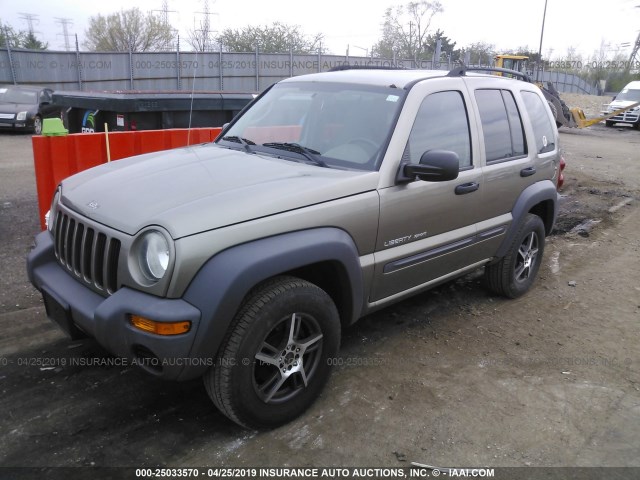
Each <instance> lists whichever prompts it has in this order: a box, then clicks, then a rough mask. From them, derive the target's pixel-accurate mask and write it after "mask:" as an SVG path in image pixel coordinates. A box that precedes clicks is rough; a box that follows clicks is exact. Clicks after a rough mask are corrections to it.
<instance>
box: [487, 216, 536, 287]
mask: <svg viewBox="0 0 640 480" xmlns="http://www.w3.org/2000/svg"><path fill="white" fill-rule="evenodd" d="M544 241H545V229H544V223H542V220H541V219H540V217H538V216H537V215H533V214H531V213H528V214H527V216H526V217H525V218H524V221H523V222H522V224H521V225H520V228H519V229H518V233H517V234H516V236H515V238H514V240H513V243H512V244H511V246H510V247H509V251H508V252H507V254H506V255H505V256H504V257H503V258H502V259H501V260H500V261H499V262H498V263H495V264H493V265H488V266H487V267H486V269H485V279H486V281H487V284H488V286H489V288H490V289H491V290H493V291H494V292H496V293H498V294H500V295H504V296H506V297H509V298H516V297H519V296H520V295H523V294H525V293H526V292H527V291H528V290H529V288H531V285H533V282H534V280H535V277H536V275H537V273H538V270H539V269H540V264H541V263H542V254H543V252H544Z"/></svg>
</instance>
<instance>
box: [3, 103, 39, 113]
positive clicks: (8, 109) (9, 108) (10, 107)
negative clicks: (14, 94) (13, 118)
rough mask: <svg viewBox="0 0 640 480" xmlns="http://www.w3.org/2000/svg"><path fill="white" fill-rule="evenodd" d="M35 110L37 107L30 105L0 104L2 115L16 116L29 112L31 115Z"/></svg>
mask: <svg viewBox="0 0 640 480" xmlns="http://www.w3.org/2000/svg"><path fill="white" fill-rule="evenodd" d="M35 110H37V107H35V106H34V105H32V104H30V103H6V102H0V112H2V113H13V114H16V113H18V112H25V111H26V112H30V113H33V112H34V111H35Z"/></svg>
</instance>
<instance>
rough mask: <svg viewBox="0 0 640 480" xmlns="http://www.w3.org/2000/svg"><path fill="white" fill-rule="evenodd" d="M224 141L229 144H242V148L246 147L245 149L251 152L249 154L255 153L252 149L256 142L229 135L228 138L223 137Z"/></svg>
mask: <svg viewBox="0 0 640 480" xmlns="http://www.w3.org/2000/svg"><path fill="white" fill-rule="evenodd" d="M222 140H226V141H227V142H235V143H240V144H242V146H243V147H244V149H245V150H246V151H247V152H249V153H253V150H252V149H251V145H255V142H253V141H251V140H249V139H248V138H242V137H238V136H235V135H229V136H226V137H222Z"/></svg>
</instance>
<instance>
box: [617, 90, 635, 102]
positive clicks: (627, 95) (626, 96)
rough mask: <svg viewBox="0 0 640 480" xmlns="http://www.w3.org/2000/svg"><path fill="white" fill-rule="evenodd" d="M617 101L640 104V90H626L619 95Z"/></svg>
mask: <svg viewBox="0 0 640 480" xmlns="http://www.w3.org/2000/svg"><path fill="white" fill-rule="evenodd" d="M616 100H624V101H626V102H640V90H632V89H630V88H625V89H624V90H622V91H621V92H620V93H619V94H618V96H617V97H616Z"/></svg>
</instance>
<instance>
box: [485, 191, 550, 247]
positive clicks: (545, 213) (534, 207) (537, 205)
mask: <svg viewBox="0 0 640 480" xmlns="http://www.w3.org/2000/svg"><path fill="white" fill-rule="evenodd" d="M527 213H533V214H534V215H537V216H539V217H540V218H541V219H542V222H543V223H544V228H545V234H546V235H549V233H551V230H552V229H553V225H554V224H555V221H556V217H557V215H558V191H557V190H556V186H555V185H554V183H553V182H552V181H551V180H543V181H541V182H536V183H534V184H533V185H529V186H528V187H527V188H526V189H525V190H524V191H523V192H522V193H521V194H520V196H519V197H518V200H517V201H516V203H515V205H514V207H513V209H512V210H511V216H512V221H511V225H510V226H509V230H508V231H507V234H506V235H505V238H504V240H503V241H502V244H501V245H500V247H499V248H498V251H497V253H496V257H498V258H502V257H504V256H505V255H506V254H507V250H508V249H509V246H510V245H511V243H512V242H513V239H514V237H515V235H516V234H517V233H518V227H519V225H520V223H521V222H522V219H523V218H524V217H525V216H526V215H527Z"/></svg>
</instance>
